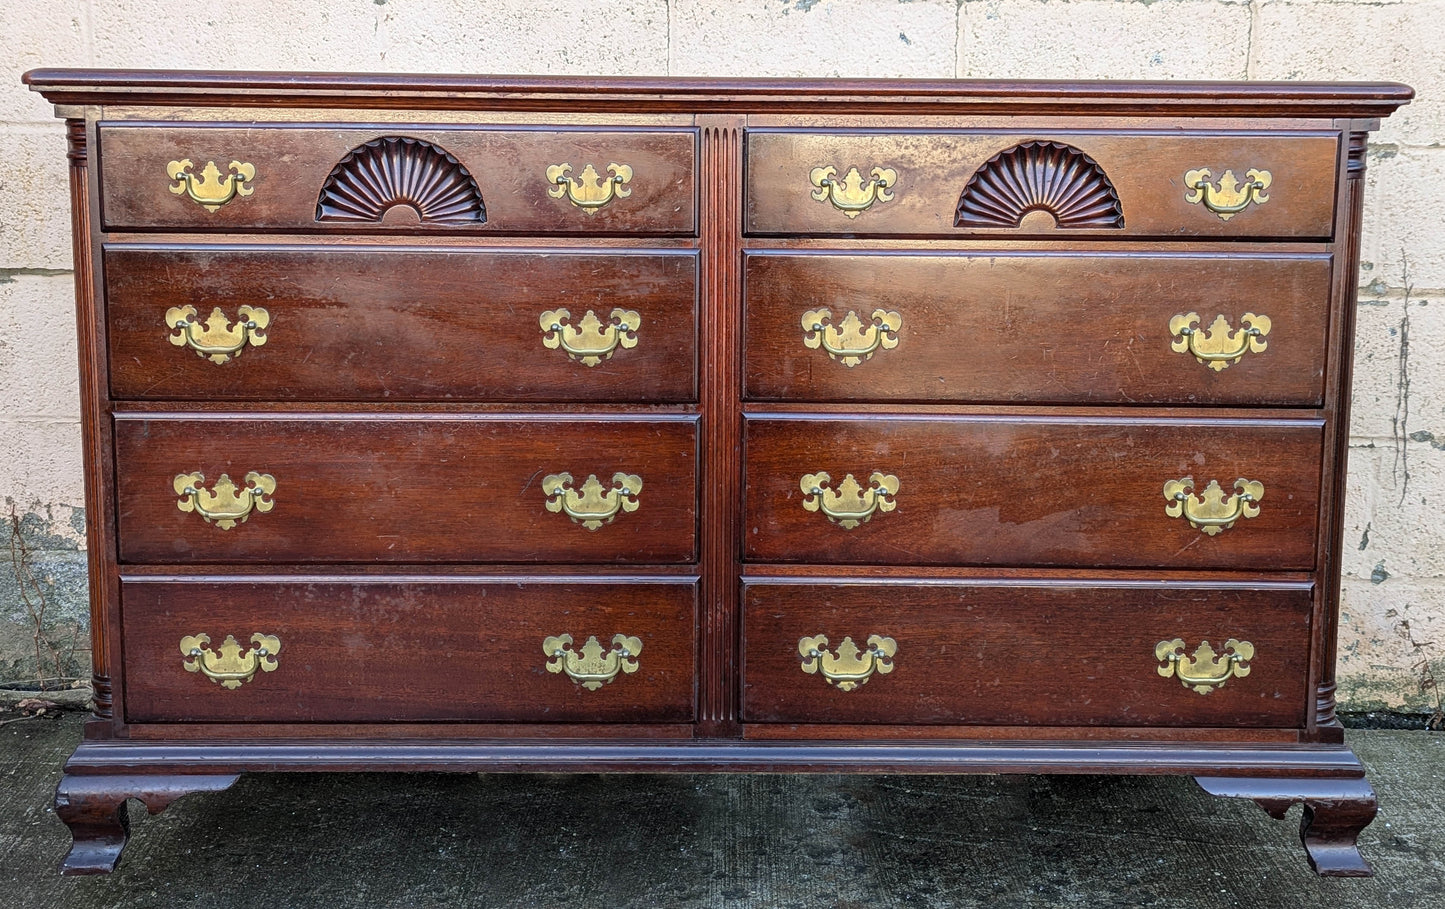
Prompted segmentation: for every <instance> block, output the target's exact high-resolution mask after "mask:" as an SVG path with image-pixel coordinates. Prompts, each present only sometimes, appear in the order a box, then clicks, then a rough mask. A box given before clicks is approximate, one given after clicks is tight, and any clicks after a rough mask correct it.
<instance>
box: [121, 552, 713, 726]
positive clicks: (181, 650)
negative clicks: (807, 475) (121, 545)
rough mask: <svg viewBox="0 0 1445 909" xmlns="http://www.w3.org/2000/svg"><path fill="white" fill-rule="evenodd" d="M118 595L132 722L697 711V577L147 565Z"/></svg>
mask: <svg viewBox="0 0 1445 909" xmlns="http://www.w3.org/2000/svg"><path fill="white" fill-rule="evenodd" d="M121 600H122V603H123V607H124V608H123V614H124V621H123V632H124V635H125V681H126V692H127V696H126V716H127V719H129V720H130V721H131V722H167V721H198V722H258V723H284V722H295V723H304V722H330V723H336V722H354V723H384V722H390V721H407V720H474V721H477V720H480V721H486V720H499V721H519V722H543V723H557V722H589V723H593V722H680V721H688V720H691V719H692V718H693V684H694V681H693V680H694V669H695V666H694V663H695V652H696V641H695V632H694V628H695V622H696V610H697V592H696V585H695V583H694V582H693V581H692V580H691V579H688V578H678V579H675V580H672V579H669V580H662V579H659V580H655V581H650V582H645V583H637V582H628V583H616V582H593V581H590V580H589V579H585V578H558V579H555V580H544V579H536V578H529V579H526V580H518V579H510V578H498V577H491V578H473V579H465V580H457V579H441V578H426V577H423V578H414V577H413V578H395V577H366V578H349V579H348V578H344V577H341V578H338V577H328V578H285V577H265V578H251V577H244V576H240V577H207V578H205V579H204V580H198V579H190V578H175V577H160V578H139V577H138V578H129V579H126V580H124V581H123V582H122V584H121ZM257 635H259V636H260V639H259V640H258V639H257V638H256V637H254V636H257ZM201 636H204V637H205V640H201V639H200V638H201ZM564 636H566V637H570V638H571V640H570V642H569V641H567V640H565V639H564ZM618 636H621V637H622V638H623V639H628V638H631V639H634V640H630V641H629V640H623V642H622V643H620V644H619V643H618V640H617V639H618ZM228 637H229V638H231V639H233V640H234V642H235V644H236V646H235V647H229V646H228V644H227V638H228ZM268 638H269V639H270V640H267V639H268ZM548 639H558V640H554V641H551V642H550V643H551V645H552V646H551V647H550V648H547V649H544V642H546V641H548ZM593 639H595V642H596V643H595V644H594V643H593ZM262 647H264V648H265V649H266V650H267V652H268V653H267V655H258V654H257V653H256V651H257V650H258V649H259V648H262ZM624 649H625V650H627V652H628V655H627V656H623V655H622V654H621V652H620V651H622V650H624ZM558 651H560V652H561V653H562V656H560V657H559V656H556V654H557V653H558ZM569 654H570V656H569ZM589 657H590V659H589Z"/></svg>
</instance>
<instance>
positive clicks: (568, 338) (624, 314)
mask: <svg viewBox="0 0 1445 909" xmlns="http://www.w3.org/2000/svg"><path fill="white" fill-rule="evenodd" d="M571 318H572V313H571V312H569V311H568V310H566V309H549V310H547V311H546V312H544V313H542V315H541V317H540V318H539V319H538V320H537V321H538V324H539V325H540V326H541V328H542V346H544V347H546V348H547V349H549V350H556V349H557V348H559V347H560V348H561V349H562V352H563V353H565V354H567V356H568V358H570V359H573V360H576V361H578V362H580V363H581V364H582V365H583V366H596V365H597V364H599V363H601V362H602V361H603V360H607V359H610V358H611V357H612V354H613V353H614V352H616V350H617V348H619V347H621V348H623V349H624V350H630V349H632V348H634V347H636V346H637V329H638V328H639V327H641V325H642V316H640V315H638V314H637V313H636V312H634V311H633V310H630V309H620V308H618V309H614V310H612V312H611V313H609V314H608V316H607V321H606V322H603V321H602V320H601V319H599V318H597V314H596V313H594V312H593V311H592V310H590V309H589V310H587V312H586V314H585V315H583V316H582V318H581V319H580V320H578V322H577V324H576V325H571V324H569V322H570V320H571Z"/></svg>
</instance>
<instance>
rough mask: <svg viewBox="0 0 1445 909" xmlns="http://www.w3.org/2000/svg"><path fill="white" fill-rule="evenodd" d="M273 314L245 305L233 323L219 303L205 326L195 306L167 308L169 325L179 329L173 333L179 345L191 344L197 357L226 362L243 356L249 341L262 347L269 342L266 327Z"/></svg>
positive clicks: (257, 307) (238, 311) (167, 324)
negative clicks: (197, 316)
mask: <svg viewBox="0 0 1445 909" xmlns="http://www.w3.org/2000/svg"><path fill="white" fill-rule="evenodd" d="M270 324H271V314H270V313H268V312H267V311H266V310H264V309H262V308H261V307H259V306H242V307H241V308H240V309H238V310H236V321H235V323H234V324H233V323H232V322H231V320H230V319H229V318H227V317H226V314H225V313H224V312H222V311H221V308H220V307H219V306H218V307H216V308H215V309H213V310H211V315H210V318H208V319H206V321H205V324H204V326H203V325H202V324H201V323H200V322H197V321H196V308H195V307H194V306H172V307H171V308H170V309H168V310H166V327H167V328H170V329H174V330H175V334H173V335H171V336H170V340H171V343H172V344H174V345H176V346H177V347H189V348H190V349H191V350H194V351H195V352H196V356H198V357H200V358H201V359H203V360H210V361H211V362H212V363H217V364H219V363H225V362H227V361H228V360H230V359H231V358H233V357H239V356H240V355H241V351H242V350H243V349H244V348H245V346H246V345H247V344H250V345H251V346H252V347H260V346H261V345H262V344H265V343H266V335H265V331H266V326H268V325H270Z"/></svg>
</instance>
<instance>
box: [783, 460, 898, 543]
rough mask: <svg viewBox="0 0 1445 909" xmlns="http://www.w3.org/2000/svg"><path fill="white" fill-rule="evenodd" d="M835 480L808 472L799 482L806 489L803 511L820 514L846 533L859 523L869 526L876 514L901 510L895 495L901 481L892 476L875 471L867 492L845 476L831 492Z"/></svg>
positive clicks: (850, 477) (870, 477)
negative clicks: (829, 485) (818, 512)
mask: <svg viewBox="0 0 1445 909" xmlns="http://www.w3.org/2000/svg"><path fill="white" fill-rule="evenodd" d="M832 481H833V478H832V477H830V476H828V474H826V473H821V472H820V473H805V474H803V478H802V479H801V480H800V481H799V482H798V487H799V488H800V489H802V490H803V493H804V498H803V508H804V509H805V510H806V511H821V512H823V515H824V516H825V517H826V518H827V519H828V521H829V522H830V523H833V524H837V525H839V526H840V527H842V528H843V529H844V530H852V529H853V528H855V527H857V526H858V525H859V524H866V523H868V521H869V520H871V519H872V517H873V514H874V512H879V511H892V510H893V509H895V508H897V507H898V503H897V502H896V501H895V500H894V498H893V497H894V496H896V495H898V478H897V477H895V476H893V475H892V474H887V473H878V472H876V471H875V472H874V473H872V474H869V476H868V488H867V489H864V488H863V487H862V486H859V485H858V481H857V480H855V479H853V475H852V474H851V473H850V474H846V475H845V476H844V477H843V482H841V483H839V484H838V488H837V490H833V489H829V488H828V484H829V483H831V482H832Z"/></svg>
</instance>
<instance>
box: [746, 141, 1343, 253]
mask: <svg viewBox="0 0 1445 909" xmlns="http://www.w3.org/2000/svg"><path fill="white" fill-rule="evenodd" d="M1036 140H1037V141H1045V142H1057V143H1061V144H1065V145H1069V146H1071V147H1073V148H1075V149H1077V150H1078V151H1079V152H1082V153H1083V154H1084V155H1086V156H1087V157H1088V158H1089V159H1091V160H1092V161H1093V162H1095V163H1096V164H1097V165H1098V167H1099V168H1101V169H1102V172H1103V174H1104V175H1106V176H1107V179H1108V183H1109V184H1110V185H1111V186H1112V189H1113V192H1114V194H1115V195H1116V196H1117V199H1118V202H1119V205H1120V207H1121V209H1122V214H1123V221H1124V223H1123V227H1122V228H1073V229H1064V228H1057V227H1055V226H1054V218H1052V217H1049V216H1047V215H1045V214H1042V213H1035V214H1033V215H1030V216H1029V217H1028V218H1027V219H1026V220H1025V221H1024V223H1023V225H1022V227H1010V228H984V227H956V226H954V219H955V214H956V208H957V206H958V204H959V196H960V195H961V194H962V192H963V190H964V188H965V186H966V185H967V184H968V181H969V179H970V178H971V177H972V176H973V175H974V173H975V172H976V171H977V170H978V169H979V167H980V166H982V165H983V164H984V163H985V162H987V161H989V159H991V158H992V157H993V156H994V155H997V154H999V153H1000V152H1003V151H1005V150H1007V149H1010V148H1012V147H1014V146H1016V145H1019V144H1021V143H1026V142H1032V141H1036ZM1339 144H1340V140H1339V135H1338V134H1333V133H1312V134H1311V133H1298V134H1275V135H1267V134H1262V133H1247V132H1241V133H1234V134H1231V133H1224V132H1219V133H1205V132H1201V133H1188V134H1181V133H1179V132H1172V133H1142V132H1141V133H1128V132H1122V131H1121V132H1118V133H1085V132H1080V133H1070V132H1054V131H1048V130H1041V131H1036V132H997V131H994V132H979V131H969V130H958V131H950V132H931V131H930V132H916V131H909V130H899V131H896V132H882V131H873V130H854V131H848V132H842V131H839V132H822V131H812V130H798V131H788V130H777V131H759V130H753V131H750V132H749V133H748V143H747V156H748V158H747V161H748V194H747V229H748V231H749V232H752V233H760V234H778V233H782V234H788V233H807V234H838V235H858V236H875V235H877V236H884V235H889V234H900V235H911V236H1003V237H1039V236H1048V237H1054V238H1056V239H1068V238H1075V239H1077V238H1079V237H1096V238H1109V237H1195V236H1197V237H1201V238H1211V237H1218V238H1228V237H1280V238H1306V237H1318V238H1323V237H1328V236H1330V232H1331V228H1332V226H1333V224H1332V219H1333V214H1334V193H1335V175H1336V162H1337V159H1338V154H1339ZM830 165H831V166H833V167H836V168H837V171H838V177H839V178H840V179H841V178H843V177H844V176H846V174H847V172H848V170H849V169H850V168H853V167H856V168H858V170H859V172H860V175H861V176H862V177H863V178H865V179H867V178H868V175H869V173H870V171H871V170H872V169H873V168H874V167H880V168H889V169H892V170H894V171H896V173H897V176H896V179H895V181H894V185H893V187H892V188H891V189H890V190H889V192H890V193H891V194H892V195H893V199H892V200H891V201H887V202H876V203H875V204H874V205H873V206H872V207H871V208H869V209H868V210H866V211H864V212H862V213H861V214H859V215H858V216H857V217H852V218H850V217H848V216H847V215H846V214H845V213H844V212H842V211H839V210H838V209H836V208H834V207H833V205H832V204H831V203H830V202H828V201H827V200H824V201H818V200H816V199H815V198H814V197H813V195H812V193H813V191H814V186H813V184H812V183H811V182H810V179H809V175H810V173H811V172H812V170H813V168H815V167H820V166H830ZM1201 168H1207V169H1209V170H1210V171H1211V174H1212V176H1213V178H1214V179H1215V181H1216V182H1217V181H1218V179H1219V178H1220V176H1221V175H1223V173H1224V171H1225V170H1226V169H1228V170H1232V171H1233V172H1234V175H1235V177H1236V178H1237V179H1238V180H1239V181H1241V182H1244V181H1245V180H1246V177H1245V174H1246V172H1247V171H1249V170H1251V169H1259V170H1267V171H1269V172H1270V174H1271V177H1272V180H1271V185H1270V188H1269V190H1268V192H1267V195H1268V197H1269V200H1268V201H1267V202H1265V203H1264V204H1262V205H1250V206H1249V207H1248V208H1247V209H1246V210H1244V211H1243V212H1241V213H1239V214H1236V215H1233V216H1232V217H1230V218H1229V220H1227V221H1226V220H1223V219H1221V218H1220V217H1219V216H1218V215H1216V214H1214V213H1212V212H1210V211H1208V210H1207V209H1206V208H1205V207H1204V206H1203V205H1202V204H1190V203H1188V202H1186V201H1185V196H1186V194H1187V193H1186V187H1185V185H1184V175H1185V173H1186V172H1188V171H1191V170H1197V169H1201ZM1085 169H1088V168H1087V165H1085ZM1090 174H1091V175H1092V171H1090ZM1091 179H1092V176H1091ZM1065 195H1070V194H1068V193H1066V194H1065ZM1071 197H1073V196H1071Z"/></svg>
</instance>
